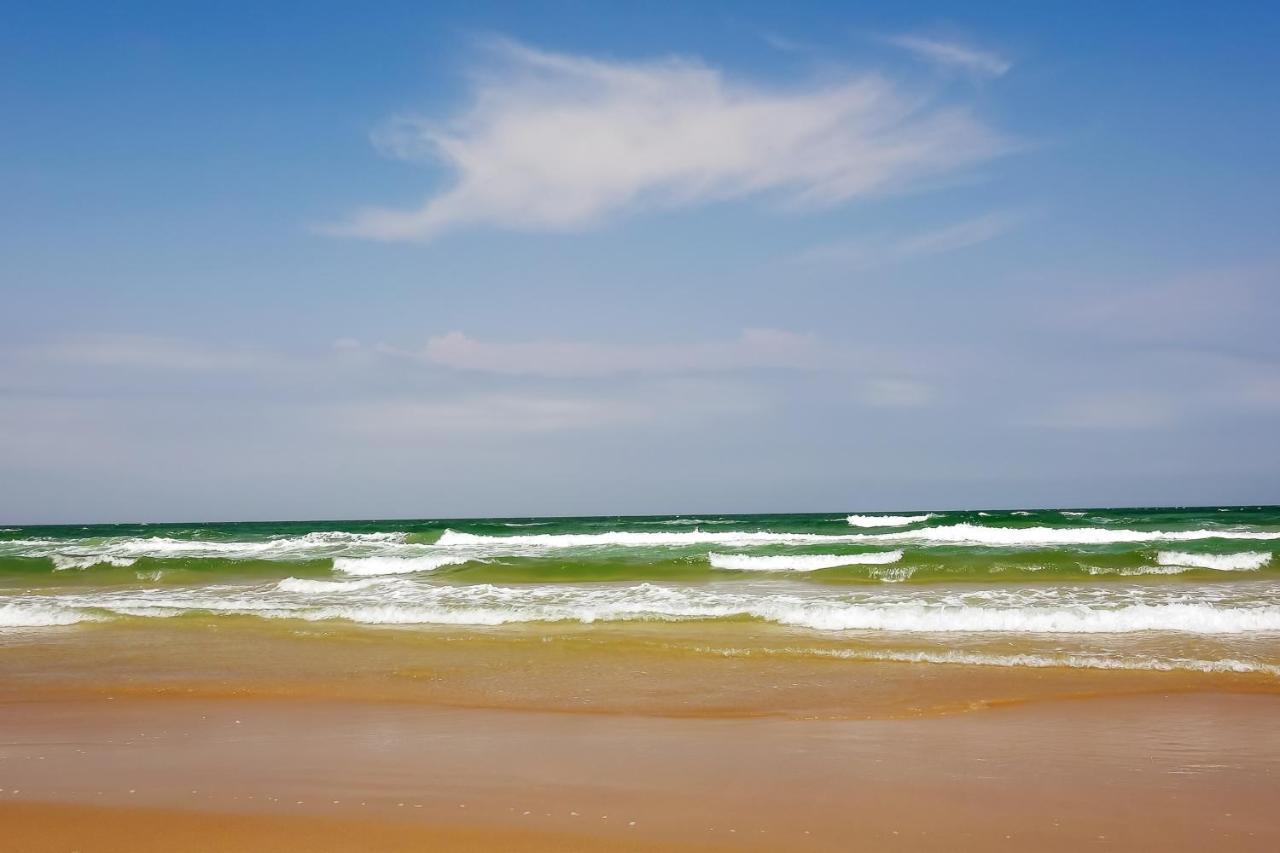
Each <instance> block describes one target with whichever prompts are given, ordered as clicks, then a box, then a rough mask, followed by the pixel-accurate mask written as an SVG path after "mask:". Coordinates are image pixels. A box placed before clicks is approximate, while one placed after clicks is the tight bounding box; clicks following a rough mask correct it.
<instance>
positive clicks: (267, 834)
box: [0, 627, 1280, 851]
mask: <svg viewBox="0 0 1280 853" xmlns="http://www.w3.org/2000/svg"><path fill="white" fill-rule="evenodd" d="M459 636H460V635H459ZM595 636H597V637H598V636H599V635H595ZM612 639H613V642H608V643H603V644H601V643H596V642H594V641H592V642H586V641H584V640H583V637H582V636H581V635H574V636H566V637H562V638H561V640H562V641H557V642H550V641H547V640H546V639H545V638H543V639H538V638H536V637H533V636H530V637H529V638H528V642H527V643H525V642H524V641H522V640H519V639H518V638H516V637H514V636H513V635H510V634H508V635H505V636H503V637H501V638H497V637H495V638H490V639H489V640H484V639H483V638H479V639H477V638H476V637H475V635H472V637H471V639H470V640H466V641H464V640H462V639H459V637H458V636H453V635H448V634H439V635H436V636H434V637H430V638H418V639H415V638H406V637H405V636H403V635H393V634H387V635H385V636H382V635H362V638H361V639H358V640H354V639H352V638H351V637H348V636H345V635H344V636H341V637H335V636H330V635H324V636H315V635H310V634H307V635H302V636H294V635H292V634H287V633H282V632H276V633H275V634H256V635H255V634H254V632H253V631H244V630H238V629H237V630H212V629H209V630H206V629H203V628H196V629H194V630H193V629H191V628H189V627H188V628H182V629H174V630H173V631H159V630H156V629H155V628H148V629H147V630H145V631H141V632H137V631H133V632H131V631H129V630H127V629H124V628H112V629H110V630H104V631H87V632H86V631H68V632H64V633H62V634H58V635H53V634H50V635H47V636H46V637H45V638H44V640H43V641H42V642H39V643H34V642H7V643H5V644H2V645H0V732H3V737H2V743H0V789H3V790H0V826H2V827H3V833H4V841H3V843H2V844H0V847H3V848H4V849H14V850H24V851H44V850H50V851H52V850H62V851H67V850H83V851H94V850H98V851H125V850H142V851H146V850H173V849H183V850H226V851H230V850H255V849H256V850H321V851H326V850H365V849H386V850H421V849H447V850H512V849H528V850H645V849H663V850H712V849H754V850H777V849H788V850H849V849H869V850H938V851H942V850H948V851H950V850H989V849H1009V850H1023V849H1038V850H1064V851H1065V850H1079V849H1115V850H1131V849H1164V850H1193V849H1195V850H1199V849H1203V848H1205V847H1207V846H1212V847H1214V848H1216V849H1220V850H1273V849H1277V848H1280V821H1276V820H1275V819H1274V801H1275V798H1276V795H1277V794H1280V784H1278V780H1277V778H1276V774H1277V772H1280V771H1278V770H1277V768H1278V767H1280V727H1277V726H1276V725H1275V720H1276V719H1280V696H1277V695H1275V693H1274V685H1272V684H1271V682H1270V680H1259V679H1257V678H1254V677H1252V676H1232V675H1220V674H1213V675H1211V674H1203V673H1192V674H1189V673H1148V672H1139V673H1132V672H1105V671H1104V672H1091V671H1078V670H1064V669H1046V670H1026V669H1018V668H1011V667H970V666H939V665H929V664H901V663H896V664H887V663H874V664H871V663H865V662H849V661H824V660H816V661H815V660H795V659H777V658H772V657H766V658H754V657H745V658H732V659H730V658H722V657H716V656H707V655H701V656H694V655H684V654H671V653H670V652H669V650H664V651H661V652H658V651H655V650H654V649H653V648H650V647H649V646H647V645H646V644H645V642H644V637H643V635H642V634H641V635H633V636H631V637H630V639H627V640H625V641H624V640H623V638H617V637H615V638H612ZM719 639H725V638H724V637H723V636H721V637H719ZM734 639H735V642H739V644H741V643H743V642H746V641H748V640H749V639H750V638H749V637H746V636H739V637H736V638H734ZM664 648H665V647H664ZM273 685H274V687H273ZM586 700H590V701H586Z"/></svg>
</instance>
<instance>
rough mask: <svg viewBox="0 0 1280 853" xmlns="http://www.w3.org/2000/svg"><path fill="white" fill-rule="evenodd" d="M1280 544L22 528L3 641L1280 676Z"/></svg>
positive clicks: (968, 532) (525, 530)
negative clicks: (367, 644) (443, 649)
mask: <svg viewBox="0 0 1280 853" xmlns="http://www.w3.org/2000/svg"><path fill="white" fill-rule="evenodd" d="M1277 550H1280V508H1276V507H1198V508H1148V509H1093V508H1080V509H1068V510H1058V509H1055V510H1001V511H996V510H972V511H926V510H920V511H902V512H891V513H870V512H868V513H857V514H849V513H816V514H799V515H698V516H662V517H657V516H646V517H605V516H601V517H589V518H514V519H513V518H503V519H497V518H492V519H432V520H383V521H306V522H297V521H289V522H237V523H201V524H113V525H84V526H82V525H64V526H57V527H49V526H46V527H19V526H9V527H4V528H3V529H0V632H9V633H10V634H14V633H20V634H23V635H24V636H27V637H30V636H31V635H32V634H33V633H34V634H35V635H37V636H38V635H39V633H40V632H41V631H67V630H71V631H74V630H82V629H87V628H89V627H91V626H92V625H94V624H100V623H103V622H130V623H137V624H146V623H148V621H153V620H156V619H165V620H167V621H170V622H171V620H174V619H179V620H181V619H182V618H198V619H200V620H206V621H207V620H209V619H215V620H217V619H232V618H234V619H244V618H249V619H254V620H285V621H290V620H292V621H295V622H298V623H299V624H303V623H305V624H312V625H316V624H321V625H323V624H334V625H344V626H348V627H350V626H355V627H363V628H367V629H369V630H376V629H385V628H388V627H394V628H398V629H402V630H419V631H422V630H432V629H433V628H439V627H441V626H447V627H450V628H452V629H457V628H467V627H468V626H470V627H472V628H474V629H476V630H499V631H500V630H502V629H503V626H512V625H525V626H530V625H534V626H536V625H539V624H545V625H556V624H566V623H572V624H575V625H603V624H606V623H607V624H614V623H616V624H637V623H645V624H649V625H661V624H670V623H707V624H708V625H714V624H715V623H718V622H733V623H735V624H742V623H754V624H759V625H760V626H761V629H762V630H767V631H774V632H776V634H777V638H778V640H779V644H780V645H779V648H782V647H783V646H784V645H785V643H792V644H793V645H794V642H793V641H795V639H796V637H797V636H798V637H800V639H804V638H805V637H808V638H811V639H815V640H816V639H818V638H821V639H822V640H823V642H824V643H827V644H828V646H827V647H826V648H827V651H828V653H829V652H830V648H829V642H830V641H831V640H832V639H833V638H835V639H837V640H840V641H844V640H848V641H849V642H850V643H852V644H854V646H856V647H857V648H858V649H862V650H863V651H864V652H865V651H866V650H867V649H873V650H877V653H882V654H897V655H899V656H903V655H914V656H915V658H914V659H921V660H931V659H942V658H946V657H947V656H951V657H953V658H955V659H957V660H961V661H964V660H969V659H971V658H972V659H974V660H977V658H974V656H975V655H977V656H978V657H981V656H983V655H985V656H986V657H987V658H990V659H993V660H994V659H1002V660H1003V659H1009V660H1021V661H1022V662H1023V663H1028V662H1031V663H1030V665H1039V664H1038V663H1036V662H1043V661H1050V662H1052V661H1054V660H1060V661H1075V662H1076V663H1073V664H1070V665H1076V664H1079V665H1099V666H1111V665H1112V663H1114V662H1117V661H1118V662H1119V664H1117V665H1129V664H1132V665H1139V664H1141V665H1142V666H1144V667H1147V668H1167V667H1174V668H1179V667H1187V668H1209V669H1227V670H1236V669H1241V670H1246V671H1258V672H1266V673H1272V672H1273V671H1274V672H1275V673H1280V560H1277ZM229 624H230V623H229ZM784 641H785V643H784ZM851 648H852V646H851ZM1000 655H1003V656H1004V657H1003V658H1002V657H1000ZM1028 655H1031V657H1028ZM1055 655H1056V657H1055ZM939 656H941V658H940V657H939ZM993 656H994V657H993ZM1019 656H1021V657H1019ZM904 659H906V658H904ZM1081 661H1083V663H1081ZM1126 662H1128V663H1126Z"/></svg>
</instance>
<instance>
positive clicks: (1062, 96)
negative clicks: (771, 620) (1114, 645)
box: [0, 3, 1280, 522]
mask: <svg viewBox="0 0 1280 853" xmlns="http://www.w3.org/2000/svg"><path fill="white" fill-rule="evenodd" d="M8 19H9V20H8V26H6V27H5V28H4V31H3V33H0V106H2V107H3V114H4V116H5V122H4V129H3V132H0V186H3V187H4V191H3V192H2V193H0V213H2V214H3V222H4V228H3V229H0V256H2V257H3V265H0V298H2V303H0V304H3V305H4V309H5V310H4V317H5V321H6V322H5V324H4V326H5V335H4V337H3V339H0V481H2V482H3V484H4V488H3V489H0V520H5V521H11V522H39V521H51V522H56V521H80V520H165V519H184V520H185V519H204V518H209V519H214V518H216V519H236V518H287V517H329V518H336V517H406V516H409V517H411V516H463V515H528V514H579V513H591V514H596V513H599V514H608V513H646V512H699V511H701V512H710V511H732V512H745V511H806V510H818V511H825V510H849V511H852V510H859V509H911V508H932V507H980V506H1005V507H1014V506H1066V505H1107V504H1112V505H1114V504H1155V503H1159V504H1186V503H1196V504H1198V503H1254V502H1275V501H1277V500H1280V493H1278V492H1277V486H1276V483H1277V482H1280V451H1277V443H1276V439H1275V436H1276V435H1277V434H1280V369H1278V358H1280V343H1278V342H1277V341H1278V338H1277V335H1276V323H1277V320H1280V296H1277V285H1278V284H1280V282H1278V281H1277V269H1278V268H1280V267H1278V265H1277V262H1278V260H1280V258H1278V257H1277V256H1278V254H1280V252H1278V250H1277V248H1276V246H1278V245H1280V240H1278V239H1277V238H1278V237H1280V233H1278V232H1280V226H1278V225H1277V223H1280V169H1277V155H1276V149H1275V140H1276V139H1277V138H1278V137H1280V110H1277V108H1276V106H1275V105H1276V104H1277V103H1280V60H1277V58H1276V54H1275V51H1274V44H1275V43H1276V39H1277V37H1280V12H1278V11H1276V10H1275V9H1274V8H1273V7H1272V6H1271V5H1270V4H1262V3H1257V4H1248V3H1240V4H1231V5H1230V6H1228V7H1225V8H1218V9H1211V8H1210V7H1209V6H1208V5H1207V4H1206V5H1192V4H1182V5H1180V6H1176V7H1175V6H1170V5H1167V4H1137V3H1135V4H1124V5H1123V6H1122V7H1119V8H1117V7H1116V4H1104V3H1096V4H1095V3H1061V4H1004V3H1000V4H989V5H987V6H985V7H979V6H978V5H977V4H963V5H957V4H937V5H931V4H911V5H910V6H909V7H903V6H901V4H889V3H879V4H877V3H867V4H858V5H857V6H856V7H851V4H834V3H831V4H828V3H793V4H786V8H782V4H751V3H725V4H714V3H704V4H669V5H667V4H632V5H628V6H626V7H623V8H605V7H603V6H601V5H600V4H591V3H546V4H495V3H490V4H480V3H453V4H451V3H432V4H393V3H388V4H379V6H378V7H377V8H376V9H372V10H370V9H367V8H363V9H362V8H359V7H357V6H356V5H355V4H345V5H344V4H327V3H308V4H294V5H290V4H268V5H264V4H233V3H226V4H216V5H214V4H210V5H209V6H208V7H207V8H205V9H199V8H197V7H195V6H194V5H192V4H181V7H180V8H179V7H177V6H175V5H173V4H159V3H155V4H129V3H124V4H113V6H112V8H110V9H107V8H105V7H102V6H100V5H98V4H56V3H41V4H22V5H18V6H16V7H11V8H10V10H9V14H8Z"/></svg>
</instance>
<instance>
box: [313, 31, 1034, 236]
mask: <svg viewBox="0 0 1280 853" xmlns="http://www.w3.org/2000/svg"><path fill="white" fill-rule="evenodd" d="M487 48H488V49H487V51H486V55H487V57H488V61H487V62H486V63H485V64H484V65H483V67H482V68H481V69H480V71H479V72H478V73H476V74H474V75H472V77H471V78H470V79H471V81H472V82H471V85H472V89H471V91H470V93H469V94H470V98H469V102H468V105H467V106H466V107H464V108H463V109H462V110H461V112H459V113H457V114H455V115H452V116H448V117H444V118H438V117H402V118H399V119H397V120H395V121H393V122H392V123H391V124H390V125H388V126H387V127H386V128H384V129H383V130H382V131H381V132H380V133H378V134H375V143H376V144H377V145H378V147H379V148H380V149H381V150H383V151H384V152H386V153H388V154H391V155H393V156H397V157H401V158H404V159H408V160H413V161H421V160H427V161H430V162H434V163H438V164H441V165H442V166H443V167H444V168H445V169H446V170H447V171H448V172H450V173H452V176H453V181H452V184H451V186H450V187H449V188H447V189H445V190H443V191H442V192H440V193H438V194H436V195H434V196H432V197H430V198H428V199H427V200H426V201H425V202H424V203H423V204H422V205H420V206H419V207H417V208H414V209H408V210H394V209H384V208H371V209H365V210H362V211H359V212H357V213H356V214H355V215H353V216H352V217H351V218H350V219H348V220H347V221H346V222H343V223H340V224H337V225H335V226H332V227H330V228H328V229H326V230H327V231H329V232H330V233H335V234H340V235H347V236H354V237H363V238H368V239H373V240H386V241H395V240H429V239H431V238H433V237H435V236H436V235H438V234H439V233H440V232H442V231H444V230H446V229H450V228H457V227H462V226H479V225H487V226H495V227H501V228H510V229H519V230H528V231H566V230H577V229H583V228H587V227H590V226H593V225H596V224H598V223H599V222H601V221H602V220H605V219H607V218H608V217H610V216H611V215H615V214H618V213H620V212H622V211H624V210H627V211H634V210H640V209H646V208H649V209H652V208H676V207H691V206H695V205H700V204H706V203H710V202H716V201H724V200H730V199H741V198H746V197H749V196H756V195H761V194H771V195H773V196H774V197H776V198H778V199H780V200H781V201H783V202H784V203H785V204H786V205H788V206H792V207H801V208H824V207H831V206H834V205H839V204H844V203H847V202H850V201H854V200H857V199H861V198H865V197H868V196H872V195H875V194H880V193H886V192H892V191H895V190H901V189H906V188H908V187H913V186H916V185H918V184H919V183H920V182H922V181H925V180H935V179H938V178H940V177H941V176H944V175H948V174H951V173H954V172H956V171H958V170H962V169H964V168H966V167H971V166H974V165H975V164H979V163H982V162H984V161H988V160H990V159H992V158H995V157H997V156H1000V155H1002V154H1004V153H1007V152H1009V151H1010V150H1012V148H1013V143H1012V142H1011V141H1010V140H1009V139H1008V138H1007V137H1006V136H1005V135H1004V134H1002V133H1000V132H997V131H996V130H995V129H993V128H991V127H989V126H988V125H987V124H986V123H984V122H983V121H982V120H980V119H979V118H978V117H976V116H975V115H974V114H973V112H972V110H970V109H969V108H968V107H967V106H965V105H963V104H960V103H954V102H945V101H941V100H938V99H935V98H929V97H925V96H923V95H922V94H921V93H919V92H914V91H909V90H908V89H907V88H906V87H905V86H903V85H901V84H898V83H895V82H894V81H892V80H890V79H888V78H886V77H884V76H882V75H877V74H862V75H846V76H844V77H842V78H840V79H838V80H834V81H833V80H831V79H829V78H828V79H825V80H823V81H820V82H811V83H807V84H803V85H793V86H789V87H772V88H771V87H764V86H760V85H756V84H753V83H751V82H749V81H746V80H742V79H738V78H737V77H736V76H734V75H731V74H728V73H727V72H725V71H723V70H721V69H718V68H715V67H712V66H710V65H708V64H706V63H704V62H701V61H698V60H694V59H678V58H667V59H658V60H651V61H636V62H623V61H612V60H600V59H593V58H590V57H586V56H579V55H573V54H567V53H554V52H550V51H544V50H539V49H536V48H532V47H528V46H525V45H522V44H519V43H516V42H512V41H509V40H493V41H491V42H489V43H488V46H487Z"/></svg>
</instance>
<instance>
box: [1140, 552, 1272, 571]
mask: <svg viewBox="0 0 1280 853" xmlns="http://www.w3.org/2000/svg"><path fill="white" fill-rule="evenodd" d="M1156 562H1157V563H1159V564H1160V565H1161V566H1171V567H1177V568H1183V567H1186V568H1196V569H1216V570H1217V571H1220V572H1256V571H1257V570H1258V569H1260V568H1262V567H1263V566H1265V565H1267V563H1270V562H1271V555H1270V554H1269V553H1267V552H1266V551H1245V552H1243V553H1239V554H1187V553H1184V552H1182V551H1161V552H1160V553H1159V554H1157V555H1156Z"/></svg>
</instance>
